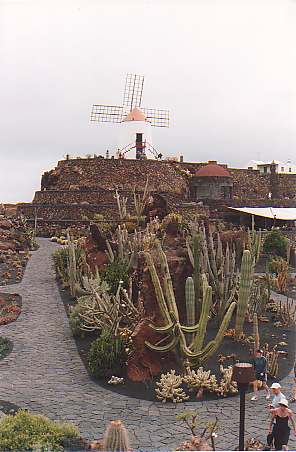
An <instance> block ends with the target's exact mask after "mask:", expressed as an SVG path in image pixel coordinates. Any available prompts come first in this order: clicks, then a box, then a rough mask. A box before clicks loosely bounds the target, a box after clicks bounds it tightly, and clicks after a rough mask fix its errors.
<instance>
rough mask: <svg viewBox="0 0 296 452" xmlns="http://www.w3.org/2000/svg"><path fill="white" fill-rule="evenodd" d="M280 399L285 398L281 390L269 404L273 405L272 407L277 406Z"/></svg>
mask: <svg viewBox="0 0 296 452" xmlns="http://www.w3.org/2000/svg"><path fill="white" fill-rule="evenodd" d="M282 399H284V400H287V399H286V397H285V396H284V394H283V393H282V392H280V393H279V394H276V395H275V396H274V398H273V399H272V402H271V405H272V406H273V408H278V407H279V403H280V401H281V400H282Z"/></svg>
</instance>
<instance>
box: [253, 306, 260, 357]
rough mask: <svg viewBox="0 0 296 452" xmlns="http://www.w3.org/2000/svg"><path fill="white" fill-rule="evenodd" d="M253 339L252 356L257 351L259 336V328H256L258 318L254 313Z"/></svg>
mask: <svg viewBox="0 0 296 452" xmlns="http://www.w3.org/2000/svg"><path fill="white" fill-rule="evenodd" d="M253 337H254V355H255V353H256V351H257V350H259V348H260V335H259V327H258V316H257V314H256V313H255V314H254V317H253Z"/></svg>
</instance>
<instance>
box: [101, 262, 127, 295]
mask: <svg viewBox="0 0 296 452" xmlns="http://www.w3.org/2000/svg"><path fill="white" fill-rule="evenodd" d="M101 276H102V279H104V280H105V281H106V282H107V284H108V286H109V287H110V292H111V293H113V294H116V292H117V289H118V286H119V283H120V281H121V284H122V287H123V288H127V287H128V280H129V270H128V265H127V263H126V262H125V261H123V260H119V259H118V260H115V261H114V262H109V264H107V265H106V267H105V268H104V270H103V271H102V272H101Z"/></svg>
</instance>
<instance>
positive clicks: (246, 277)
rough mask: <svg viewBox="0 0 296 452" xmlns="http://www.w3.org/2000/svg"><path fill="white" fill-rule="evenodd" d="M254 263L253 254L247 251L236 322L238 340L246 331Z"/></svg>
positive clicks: (240, 284)
mask: <svg viewBox="0 0 296 452" xmlns="http://www.w3.org/2000/svg"><path fill="white" fill-rule="evenodd" d="M253 263H254V261H253V257H252V254H251V252H250V251H249V250H245V251H244V253H243V258H242V263H241V271H240V283H239V294H238V303H237V311H236V321H235V336H236V338H237V339H239V338H240V337H241V335H242V333H243V329H244V323H245V317H246V313H247V310H248V303H249V298H250V293H251V287H252V278H253Z"/></svg>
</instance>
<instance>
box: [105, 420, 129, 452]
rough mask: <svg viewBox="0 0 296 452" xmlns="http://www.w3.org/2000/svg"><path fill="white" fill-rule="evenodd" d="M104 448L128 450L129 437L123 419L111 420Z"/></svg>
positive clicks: (117, 450) (113, 451)
mask: <svg viewBox="0 0 296 452" xmlns="http://www.w3.org/2000/svg"><path fill="white" fill-rule="evenodd" d="M103 450H105V451H106V452H128V451H129V450H130V445H129V437H128V432H127V430H126V428H125V427H124V425H123V423H122V422H121V421H111V422H110V424H109V425H108V427H107V430H106V432H105V435H104V441H103Z"/></svg>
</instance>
